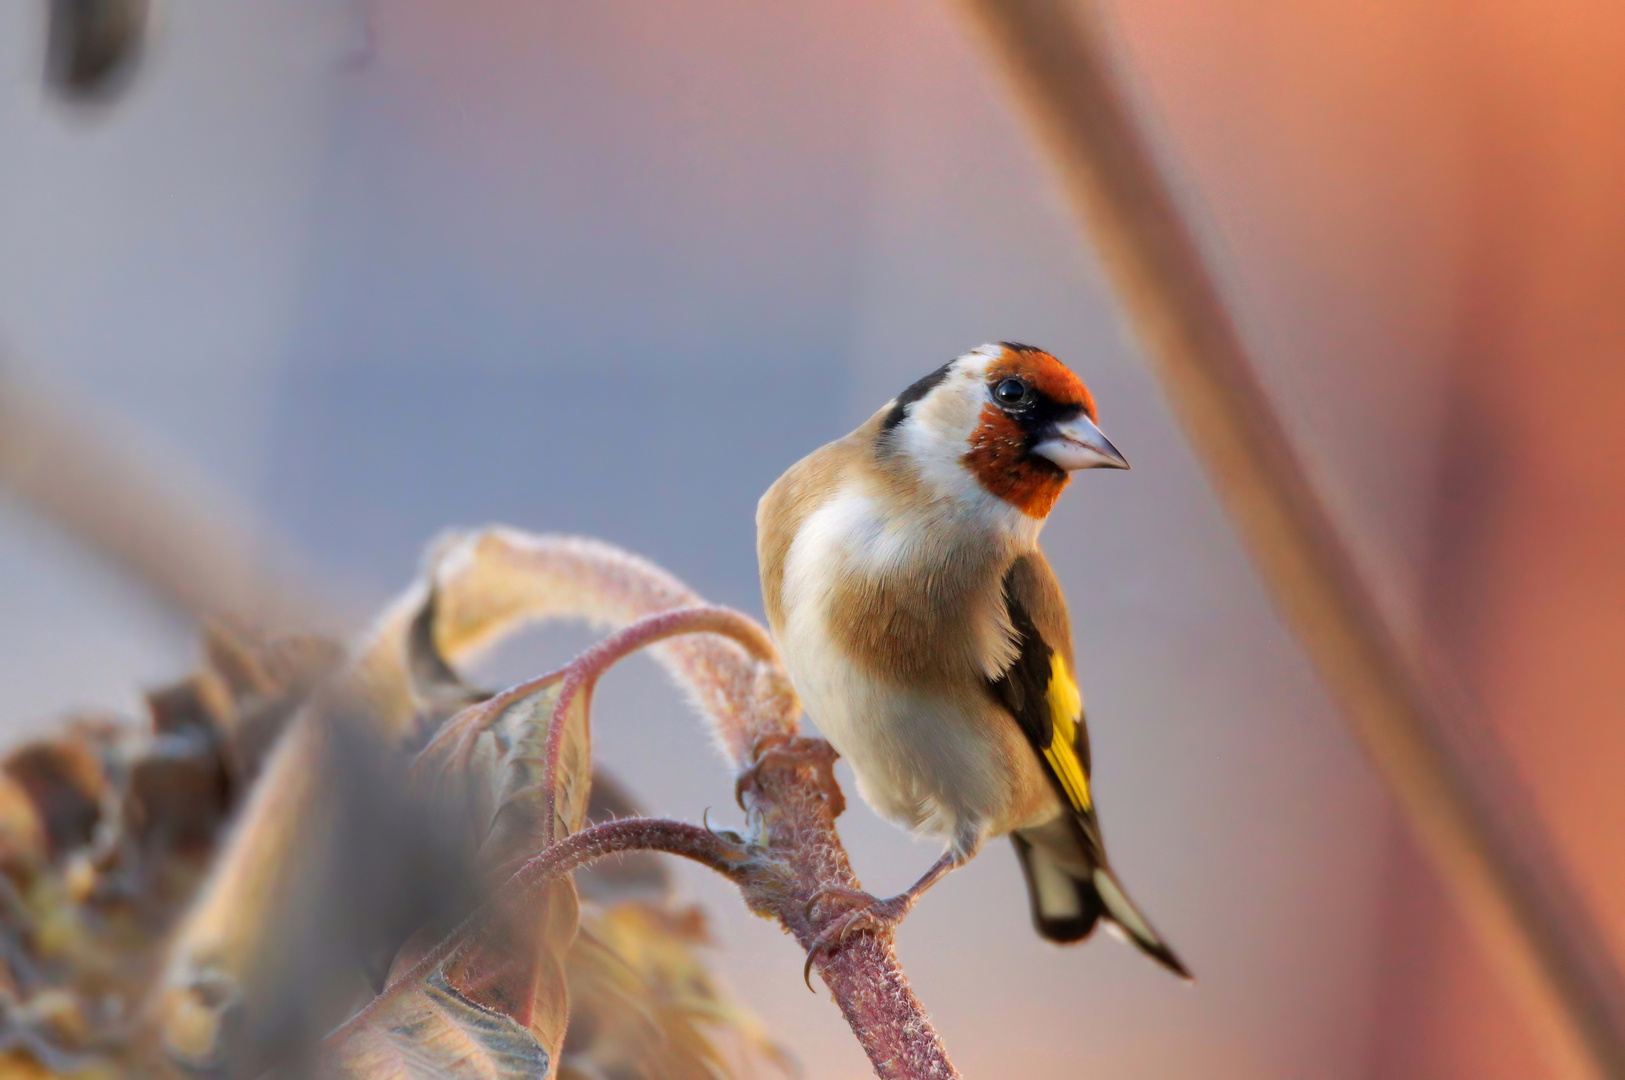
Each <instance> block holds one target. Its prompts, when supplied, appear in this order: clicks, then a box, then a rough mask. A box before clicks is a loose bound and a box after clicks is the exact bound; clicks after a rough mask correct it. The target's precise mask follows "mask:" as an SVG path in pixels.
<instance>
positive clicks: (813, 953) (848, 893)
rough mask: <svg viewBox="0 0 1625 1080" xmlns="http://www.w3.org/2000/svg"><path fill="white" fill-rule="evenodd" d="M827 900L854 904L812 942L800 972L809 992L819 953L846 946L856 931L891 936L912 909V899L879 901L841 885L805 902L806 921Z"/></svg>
mask: <svg viewBox="0 0 1625 1080" xmlns="http://www.w3.org/2000/svg"><path fill="white" fill-rule="evenodd" d="M826 896H844V897H846V898H848V899H851V900H853V901H855V903H854V904H853V906H852V909H851V910H850V911H848V912H846V913H845V914H843V915H839V916H837V917H836V918H835V919H834V921H832V922H831V923H830V924H829V925H828V926H826V927H824V929H823V930H821V931H819V934H818V936H817V937H816V938H814V939H813V943H812V946H811V947H810V948H809V949H808V950H807V963H806V964H805V965H804V966H803V967H802V969H801V979H802V981H803V982H805V983H806V984H807V989H808V990H812V988H813V985H812V969H813V964H814V963H816V962H817V960H818V957H819V955H820V954H821V953H823V952H825V951H833V950H835V949H838V948H840V947H841V946H842V945H845V944H846V939H847V938H848V937H850V936H851V935H852V934H853V932H854V931H857V930H864V929H869V930H873V931H874V932H875V933H877V934H889V933H891V932H892V931H893V930H894V929H896V927H897V924H898V923H900V922H902V921H903V917H904V916H905V915H907V914H908V913H909V909H910V908H912V907H913V906H914V899H915V898H914V897H913V896H910V895H909V894H907V893H903V894H901V895H899V896H893V897H890V898H888V899H885V900H881V899H878V898H876V897H874V896H871V895H869V894H868V893H866V892H863V891H861V890H859V889H848V888H846V887H845V886H844V885H826V886H824V887H823V888H820V889H819V890H818V891H817V892H815V893H813V894H812V896H811V897H809V898H808V900H807V911H808V913H809V917H810V914H811V912H812V909H813V907H814V906H815V905H816V904H817V903H818V901H819V900H821V899H823V898H824V897H826Z"/></svg>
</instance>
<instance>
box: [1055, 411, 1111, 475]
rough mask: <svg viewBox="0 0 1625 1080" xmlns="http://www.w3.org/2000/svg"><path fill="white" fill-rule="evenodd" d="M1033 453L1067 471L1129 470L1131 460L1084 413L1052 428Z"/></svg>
mask: <svg viewBox="0 0 1625 1080" xmlns="http://www.w3.org/2000/svg"><path fill="white" fill-rule="evenodd" d="M1032 452H1033V453H1035V454H1037V455H1038V456H1039V457H1045V458H1048V459H1049V460H1051V461H1053V462H1055V464H1057V465H1059V466H1060V467H1061V468H1063V469H1065V470H1066V471H1067V472H1073V471H1075V470H1077V469H1126V468H1128V460H1127V459H1126V458H1124V457H1123V455H1122V454H1121V453H1119V452H1118V449H1117V447H1115V446H1113V445H1112V441H1111V440H1110V439H1108V438H1106V435H1105V433H1104V432H1102V431H1101V430H1100V429H1099V428H1097V427H1095V425H1094V422H1093V421H1092V420H1090V419H1089V418H1088V417H1087V416H1085V415H1083V413H1081V412H1080V413H1079V414H1078V415H1077V416H1075V417H1073V418H1072V419H1070V420H1067V421H1065V422H1064V423H1060V424H1056V425H1055V426H1054V427H1053V428H1051V429H1050V435H1049V438H1047V439H1045V440H1044V441H1043V442H1041V443H1039V444H1038V445H1037V446H1035V447H1033V451H1032Z"/></svg>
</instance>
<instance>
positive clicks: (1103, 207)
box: [963, 0, 1625, 1076]
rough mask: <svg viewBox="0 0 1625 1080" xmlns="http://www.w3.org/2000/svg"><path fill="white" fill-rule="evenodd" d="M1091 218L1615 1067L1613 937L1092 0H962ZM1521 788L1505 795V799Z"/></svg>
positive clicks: (1470, 872)
mask: <svg viewBox="0 0 1625 1080" xmlns="http://www.w3.org/2000/svg"><path fill="white" fill-rule="evenodd" d="M963 7H964V10H965V11H966V12H967V14H968V15H970V16H971V18H972V19H973V21H974V22H975V23H976V24H977V25H978V26H979V27H980V28H981V30H982V31H984V32H985V35H986V37H987V40H988V41H989V43H990V44H991V46H992V48H993V52H994V54H995V55H996V56H997V58H998V59H999V61H1000V64H1001V66H1002V68H1003V69H1004V72H1005V74H1006V75H1007V76H1008V78H1009V79H1010V81H1011V82H1012V83H1013V84H1014V86H1015V87H1016V89H1017V90H1018V91H1019V97H1020V99H1021V101H1022V103H1023V104H1024V105H1025V107H1026V110H1027V113H1028V115H1029V118H1030V119H1031V121H1032V123H1033V125H1034V127H1035V128H1036V129H1037V132H1038V135H1039V138H1040V142H1041V143H1042V144H1043V146H1044V147H1045V149H1047V150H1048V152H1049V154H1050V157H1051V159H1052V161H1053V162H1054V164H1055V166H1056V168H1057V170H1058V171H1059V173H1060V175H1061V180H1062V183H1063V186H1064V187H1065V189H1066V192H1067V194H1068V195H1069V196H1070V197H1071V199H1072V201H1073V202H1074V204H1075V205H1076V207H1077V209H1078V210H1079V211H1080V213H1081V214H1082V216H1083V217H1084V219H1085V220H1086V221H1087V223H1088V225H1089V227H1090V232H1091V235H1092V236H1093V238H1094V241H1095V243H1096V245H1097V246H1098V248H1099V249H1100V253H1101V256H1102V259H1103V261H1104V263H1105V266H1106V269H1107V271H1108V273H1109V275H1110V277H1111V279H1112V281H1113V283H1114V284H1115V286H1116V289H1117V292H1118V295H1119V298H1120V299H1121V300H1122V302H1123V304H1124V306H1125V307H1126V308H1127V310H1128V313H1129V315H1130V317H1131V319H1132V320H1133V322H1134V325H1135V327H1136V328H1137V330H1138V331H1139V334H1140V337H1141V339H1142V341H1143V344H1144V346H1145V349H1146V353H1147V357H1148V359H1149V360H1150V361H1151V365H1152V367H1153V369H1154V370H1155V372H1156V374H1157V375H1158V377H1159V379H1160V380H1161V383H1162V388H1163V392H1164V393H1165V394H1166V395H1167V397H1168V399H1169V401H1170V403H1171V404H1172V406H1173V409H1174V412H1175V414H1176V415H1177V416H1178V418H1179V420H1180V421H1181V423H1182V424H1183V426H1184V429H1185V433H1186V436H1187V437H1188V438H1189V439H1190V441H1191V444H1192V445H1193V446H1194V447H1195V449H1196V452H1197V455H1198V456H1199V457H1200V458H1201V460H1202V461H1203V463H1204V465H1205V466H1206V468H1207V472H1208V477H1209V480H1210V482H1211V483H1212V484H1213V485H1214V487H1215V488H1216V489H1217V490H1218V492H1219V494H1220V496H1221V498H1222V499H1223V501H1224V503H1225V505H1226V507H1227V508H1228V510H1229V512H1230V516H1231V519H1232V521H1233V522H1234V523H1235V525H1236V527H1237V529H1238V530H1239V531H1240V532H1241V534H1242V537H1243V539H1244V540H1245V541H1246V543H1247V545H1248V547H1249V549H1250V551H1251V554H1252V557H1253V561H1254V565H1255V566H1256V567H1257V568H1258V571H1259V573H1260V574H1261V575H1262V576H1263V578H1264V581H1265V582H1266V584H1267V585H1268V586H1269V588H1270V590H1271V592H1272V593H1273V594H1274V597H1275V601H1276V603H1277V604H1278V605H1279V607H1280V609H1281V610H1282V612H1283V613H1284V615H1285V616H1286V618H1287V620H1288V622H1289V623H1290V624H1291V625H1292V626H1293V628H1294V629H1295V630H1296V631H1297V634H1298V636H1299V638H1300V640H1301V641H1302V642H1303V644H1304V647H1305V648H1306V649H1307V650H1308V652H1309V654H1310V656H1311V657H1312V659H1313V660H1314V661H1315V663H1316V664H1317V665H1318V667H1319V669H1320V672H1321V676H1322V677H1323V678H1324V679H1325V681H1326V683H1327V685H1328V686H1329V687H1330V689H1331V691H1332V693H1333V694H1334V695H1335V696H1336V697H1337V699H1338V700H1339V701H1340V702H1341V703H1342V705H1343V708H1344V712H1345V714H1346V715H1347V717H1348V718H1349V720H1350V722H1351V723H1352V725H1353V727H1354V729H1355V732H1356V733H1357V735H1358V736H1359V737H1360V739H1361V740H1362V741H1363V743H1364V744H1365V747H1366V749H1367V750H1368V752H1369V753H1370V754H1371V756H1372V758H1373V759H1374V761H1375V762H1376V764H1377V766H1378V769H1379V771H1380V772H1381V774H1382V775H1383V777H1384V778H1385V779H1386V781H1387V783H1388V786H1389V788H1390V789H1391V790H1392V792H1393V794H1394V796H1395V798H1396V800H1397V801H1398V803H1399V806H1400V808H1401V809H1402V811H1403V812H1404V814H1405V815H1406V817H1407V818H1408V819H1409V820H1410V822H1411V824H1412V826H1413V827H1414V828H1415V830H1416V831H1417V833H1418V835H1419V836H1420V837H1421V839H1422V842H1423V846H1424V848H1425V849H1426V850H1427V851H1428V852H1429V854H1430V855H1431V856H1432V859H1433V862H1434V864H1435V866H1436V867H1437V869H1438V870H1439V872H1440V874H1441V875H1442V877H1443V878H1444V879H1445V881H1446V882H1447V883H1448V884H1449V885H1450V887H1451V888H1452V889H1453V891H1454V892H1455V895H1456V897H1457V899H1458V901H1459V902H1461V904H1462V905H1463V907H1464V909H1465V910H1466V912H1467V913H1468V915H1469V917H1470V922H1471V923H1472V924H1473V925H1474V926H1475V927H1476V928H1477V930H1478V932H1479V934H1480V935H1481V937H1482V939H1483V941H1484V942H1485V944H1486V945H1487V946H1488V947H1489V949H1490V952H1491V953H1492V955H1494V956H1495V957H1496V958H1497V960H1498V961H1499V962H1500V964H1501V966H1502V968H1503V969H1504V970H1505V971H1506V972H1507V973H1508V974H1509V975H1510V976H1511V977H1512V979H1513V982H1514V984H1515V985H1516V986H1517V987H1518V988H1519V989H1520V990H1521V991H1522V992H1523V993H1524V995H1525V998H1526V1001H1527V1003H1528V1004H1529V1005H1530V1006H1531V1007H1533V1008H1535V1009H1536V1010H1537V1011H1538V1012H1539V1013H1540V1014H1541V1016H1542V1017H1543V1018H1544V1019H1546V1020H1548V1021H1550V1022H1549V1023H1547V1024H1542V1025H1540V1027H1541V1028H1543V1029H1545V1030H1551V1031H1554V1032H1557V1033H1560V1034H1561V1035H1563V1036H1565V1038H1564V1039H1563V1040H1562V1043H1563V1045H1561V1046H1559V1047H1554V1049H1557V1050H1559V1051H1560V1052H1565V1056H1566V1057H1567V1058H1568V1059H1569V1060H1570V1061H1571V1063H1573V1064H1575V1065H1576V1066H1579V1067H1580V1068H1582V1069H1583V1070H1584V1071H1586V1072H1591V1073H1594V1074H1596V1075H1601V1076H1620V1075H1625V990H1622V988H1621V984H1620V980H1619V976H1618V973H1617V971H1616V970H1615V968H1614V966H1613V964H1612V963H1611V961H1610V958H1609V957H1608V956H1607V955H1606V954H1605V953H1604V948H1603V942H1604V941H1606V938H1605V937H1604V936H1603V935H1601V934H1599V933H1597V932H1596V930H1595V928H1594V925H1593V920H1592V919H1591V918H1590V916H1589V914H1588V912H1587V911H1586V909H1585V907H1584V905H1583V904H1582V903H1581V902H1580V901H1579V900H1578V898H1577V897H1578V894H1577V892H1576V890H1575V889H1574V887H1573V886H1572V884H1570V882H1569V880H1568V876H1567V873H1566V871H1565V869H1564V867H1563V865H1562V862H1561V860H1560V859H1558V858H1557V857H1556V856H1555V854H1553V853H1554V852H1555V848H1554V846H1553V845H1552V844H1550V842H1549V841H1547V840H1545V839H1544V838H1543V837H1541V836H1539V835H1538V834H1539V831H1540V830H1539V825H1538V823H1537V822H1536V821H1533V820H1516V821H1515V820H1508V818H1509V817H1510V816H1511V815H1510V814H1509V812H1508V809H1507V803H1506V802H1505V801H1504V800H1502V799H1501V798H1500V797H1499V794H1500V793H1499V792H1498V791H1497V790H1495V789H1494V786H1493V785H1495V784H1499V783H1502V782H1504V778H1506V777H1509V776H1511V775H1513V773H1512V770H1511V769H1510V768H1508V767H1507V766H1506V764H1505V762H1504V755H1501V757H1502V760H1499V761H1497V760H1495V756H1494V752H1493V751H1489V752H1488V754H1489V756H1485V755H1486V753H1487V751H1486V749H1485V747H1484V743H1485V741H1486V740H1485V739H1483V738H1481V739H1480V740H1479V743H1480V745H1479V746H1478V747H1475V748H1473V750H1472V751H1471V752H1469V750H1468V749H1467V748H1466V747H1465V746H1464V744H1463V742H1462V741H1461V740H1460V739H1459V738H1457V737H1454V736H1453V735H1452V731H1451V727H1450V724H1449V722H1448V717H1447V714H1446V711H1445V710H1443V709H1441V708H1440V706H1439V704H1438V701H1437V699H1436V698H1435V697H1434V696H1433V695H1432V694H1431V692H1430V689H1429V688H1428V687H1427V685H1426V684H1425V681H1424V679H1423V678H1422V677H1421V674H1420V673H1419V672H1418V671H1417V670H1416V669H1415V666H1414V665H1413V664H1412V663H1411V661H1410V659H1409V658H1408V657H1407V655H1406V652H1405V650H1404V648H1403V647H1402V644H1401V641H1400V639H1399V637H1398V635H1397V634H1396V633H1395V632H1394V631H1393V630H1392V629H1391V628H1390V626H1389V625H1388V623H1387V621H1386V619H1385V618H1384V616H1383V614H1382V612H1381V610H1380V609H1379V607H1378V605H1377V603H1376V602H1375V600H1374V599H1373V597H1372V595H1371V593H1370V592H1369V591H1368V589H1367V588H1366V586H1365V584H1364V582H1363V580H1362V578H1361V576H1360V574H1359V572H1358V570H1357V567H1356V563H1355V560H1354V559H1353V557H1352V556H1351V554H1350V552H1349V550H1348V548H1347V547H1346V545H1345V544H1344V543H1343V541H1342V539H1341V538H1340V537H1339V535H1338V533H1337V531H1336V529H1335V528H1334V526H1333V522H1332V518H1331V516H1330V514H1328V512H1327V510H1326V509H1325V507H1324V505H1323V503H1322V501H1321V499H1320V498H1319V496H1318V495H1317V493H1316V491H1315V490H1314V488H1313V486H1312V484H1311V483H1310V480H1309V477H1308V475H1307V473H1306V472H1305V470H1304V468H1303V466H1302V464H1301V463H1300V461H1299V459H1298V457H1297V455H1296V453H1295V452H1294V451H1293V448H1292V445H1291V443H1290V441H1289V440H1288V438H1287V435H1286V432H1285V430H1284V429H1283V427H1282V425H1281V422H1280V420H1279V419H1278V418H1277V416H1276V414H1275V412H1274V411H1273V409H1272V407H1271V405H1270V401H1269V397H1268V395H1267V394H1266V393H1265V391H1264V388H1263V386H1262V384H1261V383H1260V381H1259V378H1258V376H1257V374H1256V373H1255V370H1254V367H1253V364H1252V363H1251V361H1250V360H1249V358H1248V355H1247V350H1246V347H1245V346H1244V344H1243V342H1242V340H1241V337H1240V335H1239V333H1238V332H1237V330H1236V328H1235V325H1234V323H1233V322H1232V321H1231V319H1230V317H1229V316H1228V314H1227V313H1226V310H1225V307H1224V304H1223V302H1222V300H1221V298H1220V296H1219V292H1218V289H1217V288H1216V287H1215V285H1214V282H1213V279H1212V277H1211V276H1210V274H1209V273H1208V270H1207V268H1206V265H1205V263H1204V261H1203V258H1202V256H1201V252H1200V251H1199V249H1198V247H1197V244H1196V242H1195V240H1194V239H1193V237H1192V235H1191V232H1190V230H1189V228H1188V227H1187V225H1186V223H1185V221H1184V220H1183V218H1182V216H1181V214H1180V211H1179V207H1178V205H1177V202H1176V200H1175V199H1174V196H1173V194H1172V192H1171V191H1170V189H1169V185H1168V184H1167V182H1166V181H1165V180H1164V179H1163V176H1162V174H1161V172H1160V171H1159V169H1158V167H1157V165H1156V162H1155V157H1154V155H1153V152H1152V150H1151V148H1150V146H1149V145H1148V141H1147V139H1146V137H1145V136H1144V135H1143V134H1142V132H1141V131H1140V129H1139V127H1138V125H1137V123H1136V121H1135V119H1134V115H1133V109H1132V107H1131V104H1130V102H1129V100H1128V94H1127V93H1126V92H1125V90H1124V89H1123V86H1122V82H1121V78H1120V76H1119V75H1118V73H1117V72H1116V70H1115V66H1114V63H1113V60H1112V57H1111V55H1110V49H1109V47H1108V44H1107V37H1108V34H1107V32H1106V30H1105V28H1104V26H1103V23H1102V18H1101V13H1100V6H1099V4H1098V3H1097V2H1094V0H963ZM1514 805H1516V803H1514Z"/></svg>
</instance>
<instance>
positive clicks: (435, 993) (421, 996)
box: [333, 972, 553, 1080]
mask: <svg viewBox="0 0 1625 1080" xmlns="http://www.w3.org/2000/svg"><path fill="white" fill-rule="evenodd" d="M552 1060H553V1059H552V1058H551V1057H550V1056H549V1055H548V1053H547V1051H546V1050H545V1049H543V1048H542V1046H541V1044H540V1043H538V1042H537V1041H536V1037H535V1036H534V1035H532V1034H531V1033H530V1031H529V1030H527V1029H526V1028H525V1027H524V1026H523V1025H522V1024H519V1023H517V1022H515V1021H514V1020H513V1019H512V1018H511V1017H509V1016H508V1015H506V1014H504V1013H503V1012H500V1011H497V1010H493V1009H489V1008H485V1007H483V1006H481V1005H479V1004H476V1003H475V1002H473V1001H470V1000H469V999H468V998H466V997H464V996H463V995H462V994H460V993H458V992H457V991H456V990H454V989H453V988H452V987H451V986H449V985H447V983H446V981H445V980H444V978H442V976H441V975H440V973H439V972H436V973H434V974H432V975H430V976H429V977H428V978H426V979H424V980H423V985H422V987H421V988H420V989H419V990H418V992H417V993H414V994H403V995H400V996H399V997H397V998H395V999H393V1000H392V1001H390V1002H389V1004H388V1005H387V1006H386V1007H385V1008H384V1009H382V1010H380V1012H379V1013H378V1014H377V1015H376V1016H375V1017H374V1018H373V1019H372V1021H371V1022H369V1023H368V1024H367V1026H366V1027H365V1028H363V1029H361V1030H360V1031H358V1032H357V1033H356V1034H355V1035H354V1036H353V1037H352V1038H350V1039H347V1040H345V1042H344V1044H343V1045H342V1046H341V1047H339V1048H338V1049H337V1050H336V1051H335V1054H334V1058H333V1065H334V1066H335V1067H336V1069H337V1071H339V1072H340V1073H342V1074H343V1075H346V1076H356V1077H366V1078H367V1080H538V1078H540V1077H543V1076H546V1075H547V1071H548V1067H549V1065H550V1063H551V1062H552Z"/></svg>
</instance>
